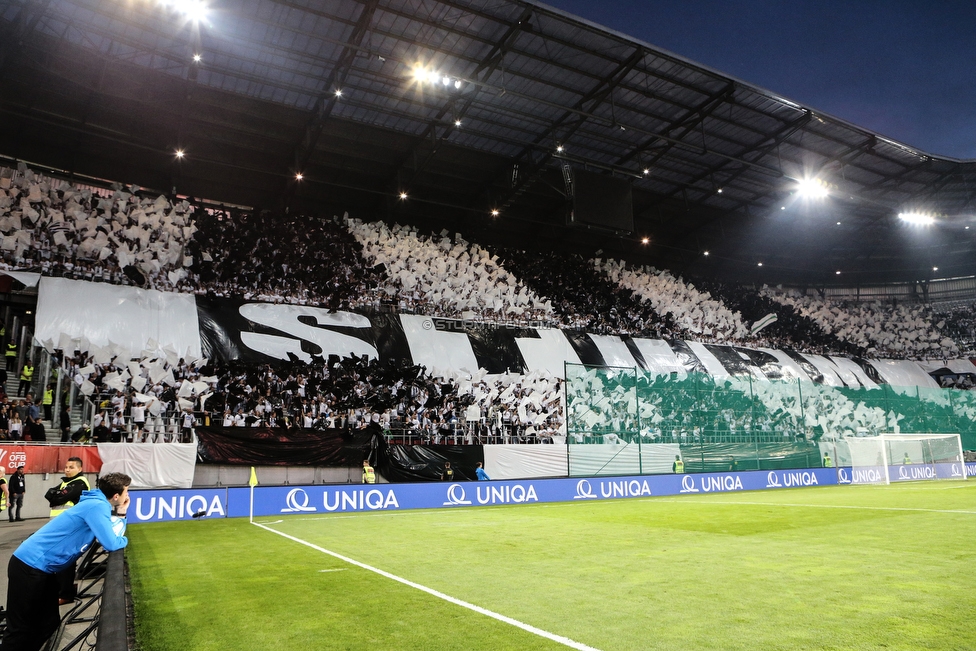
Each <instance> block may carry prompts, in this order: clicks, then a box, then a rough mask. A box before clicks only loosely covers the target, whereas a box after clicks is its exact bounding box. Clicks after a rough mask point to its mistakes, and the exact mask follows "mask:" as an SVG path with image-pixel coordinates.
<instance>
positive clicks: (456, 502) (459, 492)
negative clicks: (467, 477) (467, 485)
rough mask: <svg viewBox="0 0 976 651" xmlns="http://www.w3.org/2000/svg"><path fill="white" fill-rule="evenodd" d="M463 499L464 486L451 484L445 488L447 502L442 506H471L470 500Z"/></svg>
mask: <svg viewBox="0 0 976 651" xmlns="http://www.w3.org/2000/svg"><path fill="white" fill-rule="evenodd" d="M464 498H465V495H464V486H462V485H461V484H451V485H450V486H448V487H447V501H446V502H444V506H464V505H466V504H471V500H466V499H464Z"/></svg>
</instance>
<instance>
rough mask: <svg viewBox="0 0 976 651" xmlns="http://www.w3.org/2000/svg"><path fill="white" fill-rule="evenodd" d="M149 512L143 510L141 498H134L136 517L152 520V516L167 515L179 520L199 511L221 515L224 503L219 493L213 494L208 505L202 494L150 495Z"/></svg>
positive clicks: (161, 517)
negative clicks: (168, 496)
mask: <svg viewBox="0 0 976 651" xmlns="http://www.w3.org/2000/svg"><path fill="white" fill-rule="evenodd" d="M148 502H149V512H148V513H147V512H145V511H144V510H143V498H142V497H137V498H136V519H137V520H141V521H148V520H152V519H153V518H155V519H157V520H162V519H163V518H164V517H165V516H169V518H170V519H172V520H181V519H184V518H190V517H193V516H194V515H195V514H197V513H199V512H200V511H206V515H207V517H210V516H212V515H219V516H221V517H223V516H224V515H225V513H224V505H223V504H222V503H221V501H220V496H219V495H214V496H213V499H212V500H211V501H210V505H209V506H207V498H206V497H205V496H204V495H199V494H196V495H190V496H189V497H187V496H186V495H180V496H178V497H177V496H175V495H174V496H173V497H170V498H168V499H167V498H165V497H150V498H149V500H148Z"/></svg>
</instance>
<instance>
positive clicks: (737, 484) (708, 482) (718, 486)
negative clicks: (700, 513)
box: [701, 475, 743, 493]
mask: <svg viewBox="0 0 976 651" xmlns="http://www.w3.org/2000/svg"><path fill="white" fill-rule="evenodd" d="M701 487H702V490H703V491H705V492H706V493H709V492H711V491H741V490H743V489H742V480H741V479H739V476H738V475H720V476H718V477H702V478H701Z"/></svg>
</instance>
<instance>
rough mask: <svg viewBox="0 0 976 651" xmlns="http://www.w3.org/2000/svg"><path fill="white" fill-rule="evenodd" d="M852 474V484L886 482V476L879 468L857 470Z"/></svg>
mask: <svg viewBox="0 0 976 651" xmlns="http://www.w3.org/2000/svg"><path fill="white" fill-rule="evenodd" d="M851 474H852V477H851V483H852V484H869V483H872V482H878V481H883V480H884V474H882V472H881V471H880V470H878V469H877V468H856V469H854V470H853V471H852V472H851Z"/></svg>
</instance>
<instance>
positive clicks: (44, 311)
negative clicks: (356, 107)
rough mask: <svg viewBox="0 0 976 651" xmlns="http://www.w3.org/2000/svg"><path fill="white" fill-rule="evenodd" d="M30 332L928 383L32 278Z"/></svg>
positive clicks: (734, 349) (260, 356)
mask: <svg viewBox="0 0 976 651" xmlns="http://www.w3.org/2000/svg"><path fill="white" fill-rule="evenodd" d="M36 336H37V338H38V339H39V340H40V341H42V342H44V343H45V345H48V346H50V347H52V348H67V347H70V346H75V347H82V348H85V347H86V346H88V345H92V346H99V347H112V348H113V350H115V352H116V353H118V354H119V355H122V356H124V355H125V354H126V353H128V354H130V356H132V357H137V356H139V355H140V353H143V352H146V351H152V350H160V351H166V350H169V351H175V352H177V353H179V354H180V355H182V354H183V353H184V352H186V353H188V354H191V355H193V356H194V357H199V356H202V357H206V358H208V359H217V360H224V361H230V360H246V361H253V362H261V361H271V360H278V359H281V360H287V359H289V358H291V357H296V358H299V359H303V360H306V361H309V360H311V359H312V357H313V356H321V357H323V358H328V357H329V356H330V355H337V356H340V357H346V356H350V355H356V356H367V357H370V358H379V359H380V360H384V361H386V360H391V361H392V360H396V361H403V362H406V363H410V364H419V365H423V366H426V367H427V368H428V370H430V371H431V372H433V373H435V374H443V375H450V374H453V373H465V372H467V373H474V372H476V371H477V370H479V369H485V370H486V371H487V372H488V373H490V374H500V373H506V372H509V373H516V374H523V373H531V372H533V371H544V372H548V373H551V374H552V375H555V376H559V377H562V376H563V373H564V364H566V363H570V364H581V363H582V364H587V365H593V366H617V367H625V368H634V367H638V368H641V369H644V370H646V371H649V372H652V373H659V374H672V373H676V374H677V375H678V376H682V375H684V374H687V373H698V372H704V373H708V374H709V375H711V376H713V377H716V378H724V377H729V376H752V377H753V378H754V379H756V380H759V381H764V380H778V379H782V380H795V379H800V380H801V381H811V382H815V383H818V384H825V385H828V386H840V387H842V386H850V387H861V386H864V387H873V386H876V385H878V384H892V385H895V386H921V387H933V388H935V387H936V386H937V385H936V384H935V381H934V380H933V379H932V378H931V376H929V375H928V373H927V372H926V371H925V370H924V369H923V368H922V367H921V366H920V365H919V364H917V363H915V362H911V361H902V360H864V359H848V358H844V357H834V356H830V357H828V356H821V355H808V354H803V353H798V352H796V351H791V350H775V349H770V348H760V349H751V348H743V347H738V346H726V345H715V344H704V343H699V342H694V341H664V340H660V339H643V338H639V337H627V336H610V335H592V334H587V333H583V332H579V331H574V330H559V329H551V328H523V327H514V326H505V325H494V324H485V323H479V322H473V321H464V320H455V319H441V318H433V317H427V316H420V315H411V314H388V313H371V312H362V313H357V312H335V311H330V310H328V309H325V308H319V307H309V306H302V305H282V304H274V303H261V302H256V301H246V300H243V299H226V298H205V297H202V296H193V295H190V294H167V293H164V292H157V291H154V290H142V289H136V288H132V287H120V286H113V285H106V284H102V283H89V282H83V281H74V280H65V279H62V278H46V277H45V278H42V279H41V282H40V286H39V298H38V309H37V331H36Z"/></svg>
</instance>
